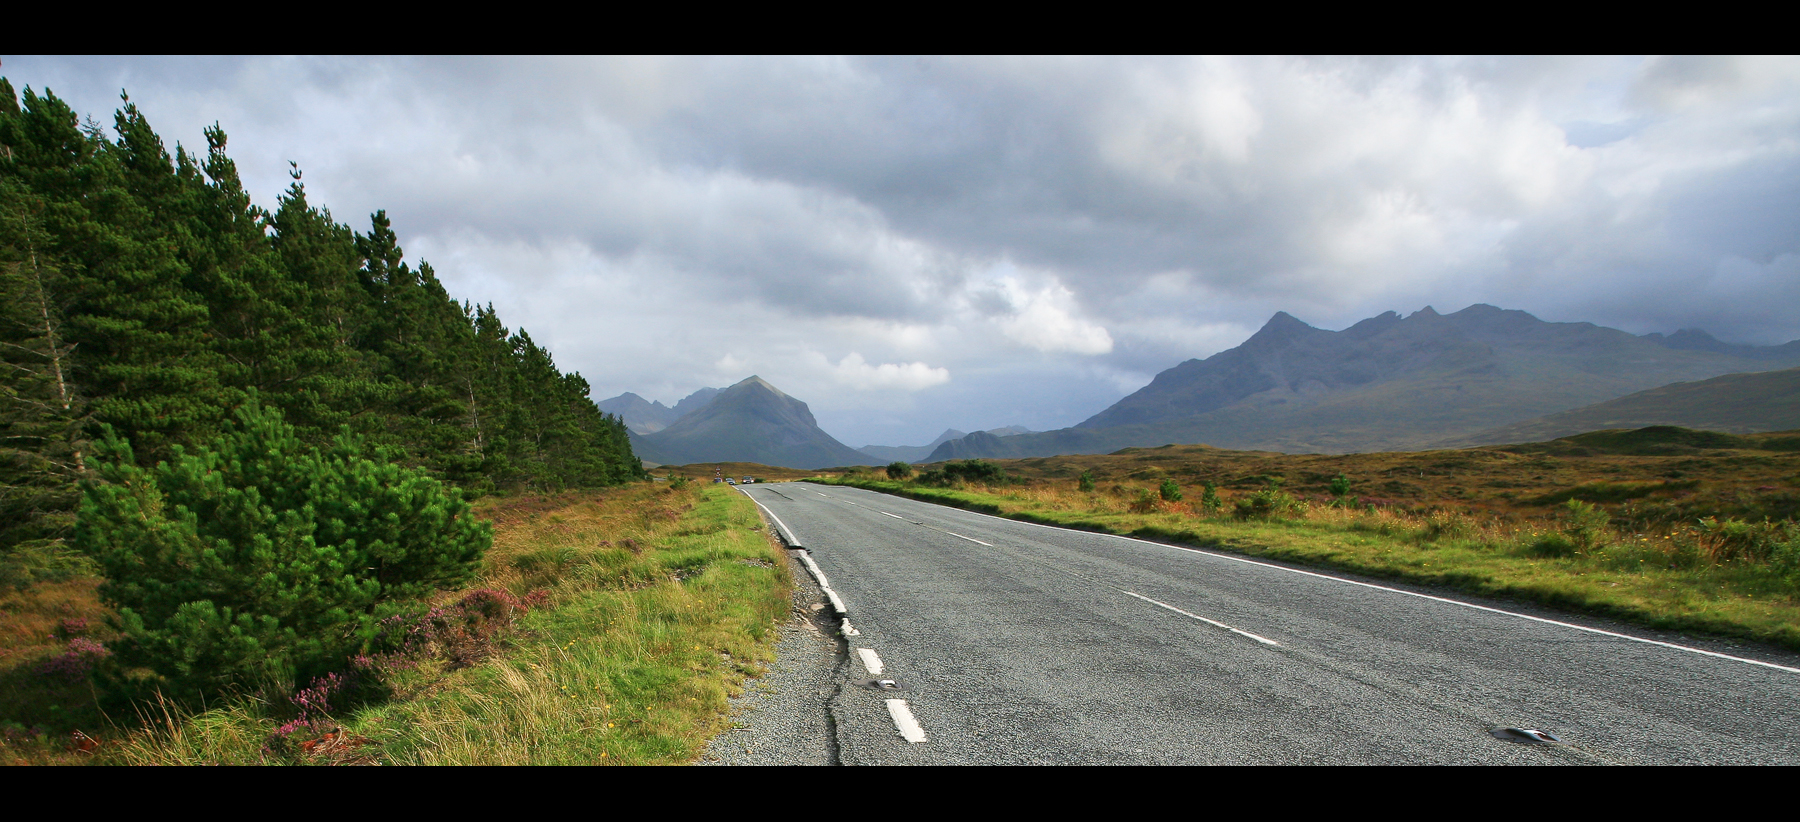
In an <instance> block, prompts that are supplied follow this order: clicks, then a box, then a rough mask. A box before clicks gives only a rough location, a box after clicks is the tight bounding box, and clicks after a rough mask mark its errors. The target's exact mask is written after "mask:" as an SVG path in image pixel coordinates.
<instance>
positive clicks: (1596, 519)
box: [1562, 499, 1612, 551]
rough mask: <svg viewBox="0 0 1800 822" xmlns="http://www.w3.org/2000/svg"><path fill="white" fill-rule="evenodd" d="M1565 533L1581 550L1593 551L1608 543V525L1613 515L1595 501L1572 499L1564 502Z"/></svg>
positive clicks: (1563, 530)
mask: <svg viewBox="0 0 1800 822" xmlns="http://www.w3.org/2000/svg"><path fill="white" fill-rule="evenodd" d="M1562 508H1563V529H1562V532H1563V535H1564V536H1567V537H1568V538H1569V541H1570V542H1572V543H1573V544H1574V545H1575V548H1576V549H1577V550H1580V551H1592V550H1594V549H1595V548H1599V547H1601V546H1603V545H1605V544H1606V543H1607V533H1606V526H1607V525H1608V524H1609V523H1611V522H1612V517H1610V516H1608V515H1607V513H1606V512H1605V511H1602V510H1600V509H1599V508H1598V507H1596V506H1595V505H1594V504H1593V503H1590V502H1582V501H1581V500H1578V499H1572V500H1569V501H1568V502H1565V503H1563V506H1562Z"/></svg>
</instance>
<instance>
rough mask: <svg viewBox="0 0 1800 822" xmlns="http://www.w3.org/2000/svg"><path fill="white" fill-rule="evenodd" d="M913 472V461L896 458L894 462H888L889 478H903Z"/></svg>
mask: <svg viewBox="0 0 1800 822" xmlns="http://www.w3.org/2000/svg"><path fill="white" fill-rule="evenodd" d="M912 473H913V467H912V464H911V463H908V462H901V461H899V460H895V461H894V462H890V463H888V467H887V475H888V479H891V480H903V479H906V478H907V477H910V476H912Z"/></svg>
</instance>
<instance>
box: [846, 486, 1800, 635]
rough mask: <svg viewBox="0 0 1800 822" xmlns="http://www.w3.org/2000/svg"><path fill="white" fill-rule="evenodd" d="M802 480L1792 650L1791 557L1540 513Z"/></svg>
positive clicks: (1798, 614)
mask: <svg viewBox="0 0 1800 822" xmlns="http://www.w3.org/2000/svg"><path fill="white" fill-rule="evenodd" d="M812 481H814V482H823V483H828V484H836V485H849V486H854V487H858V488H865V489H868V490H871V491H880V492H883V493H889V494H895V495H898V496H903V497H907V498H910V499H915V500H920V501H923V502H931V503H936V504H940V505H948V506H952V507H957V508H964V509H968V510H971V511H979V512H982V513H986V514H993V515H996V516H1002V517H1007V518H1010V519H1017V520H1022V521H1025V522H1035V523H1040V524H1044V525H1056V526H1061V527H1065V528H1076V529H1081V530H1088V531H1098V532H1102V533H1111V534H1121V535H1129V536H1136V537H1142V538H1147V539H1154V540H1161V541H1168V542H1175V543H1181V544H1185V545H1192V546H1196V547H1204V548H1212V549H1218V550H1222V551H1229V552H1232V553H1237V554H1243V555H1246V556H1252V557H1261V558H1268V559H1278V560H1283V561H1287V562H1292V563H1296V564H1300V565H1309V566H1315V567H1321V568H1331V569H1336V570H1342V571H1350V572H1355V573H1358V574H1362V575H1366V576H1371V577H1377V578H1383V579H1391V580H1398V581H1404V582H1410V583H1417V584H1421V585H1429V586H1434V587H1441V588H1450V589H1454V590H1458V591H1464V592H1468V593H1471V594H1477V595H1481V596H1487V597H1499V598H1508V599H1515V600H1524V601H1529V602H1536V603H1542V604H1545V605H1550V606H1554V607H1557V608H1561V609H1565V610H1569V611H1575V612H1582V613H1590V614H1598V615H1602V616H1607V617H1612V618H1616V619H1620V620H1622V621H1628V622H1633V623H1637V624H1640V625H1645V626H1649V627H1652V628H1658V629H1662V630H1671V631H1690V632H1701V633H1709V634H1716V635H1721V636H1729V637H1737V638H1743V639H1750V640H1755V641H1760V642H1767V643H1771V644H1774V645H1778V646H1781V647H1784V648H1787V649H1790V650H1800V569H1793V568H1786V567H1782V566H1779V565H1775V564H1772V563H1768V562H1753V561H1748V560H1731V559H1726V560H1723V561H1707V560H1705V559H1704V558H1703V557H1702V556H1700V554H1699V553H1698V552H1696V551H1695V550H1693V546H1692V545H1686V544H1683V543H1681V542H1679V540H1678V539H1677V537H1676V536H1672V535H1670V534H1616V535H1613V536H1612V537H1611V538H1610V539H1602V540H1597V541H1595V542H1594V543H1593V544H1591V545H1588V546H1586V548H1585V550H1567V547H1568V541H1567V539H1566V537H1565V536H1564V535H1563V533H1561V532H1560V531H1557V530H1555V529H1554V528H1553V527H1549V526H1546V525H1545V524H1544V523H1529V522H1527V523H1513V522H1505V521H1500V520H1484V519H1481V518H1479V517H1470V516H1466V515H1459V514H1453V513H1442V512H1438V513H1428V514H1418V513H1408V512H1405V511H1398V510H1391V509H1379V510H1368V509H1365V508H1340V507H1329V506H1323V505H1312V506H1306V505H1304V504H1303V505H1301V506H1300V507H1299V508H1298V509H1297V510H1296V511H1295V512H1294V513H1293V514H1292V515H1291V516H1287V517H1279V518H1267V519H1261V518H1253V519H1249V520H1244V521H1240V520H1237V519H1234V518H1231V517H1228V516H1224V515H1213V514H1210V513H1209V512H1206V511H1205V510H1204V509H1199V508H1198V507H1197V506H1196V505H1195V504H1192V503H1171V502H1164V501H1155V502H1146V501H1145V500H1144V498H1143V495H1139V497H1138V498H1137V499H1136V500H1132V499H1131V498H1130V496H1129V495H1128V494H1124V493H1105V492H1089V493H1081V492H1077V491H1074V490H1069V489H1063V488H1057V487H1050V486H1046V485H1043V484H1027V485H1013V486H1007V485H1000V486H985V487H984V486H969V487H964V488H933V487H927V486H921V485H917V484H914V483H909V482H895V481H891V480H878V479H874V478H871V477H868V476H866V475H865V476H862V477H857V476H848V477H822V478H817V479H814V480H812ZM1133 508H1137V509H1139V510H1133ZM1229 508H1230V506H1229V505H1227V506H1226V509H1227V510H1229ZM1145 509H1147V510H1145ZM1546 546H1550V547H1551V548H1552V549H1561V550H1547V549H1546ZM1555 553H1561V554H1566V555H1562V556H1556V555H1551V554H1555Z"/></svg>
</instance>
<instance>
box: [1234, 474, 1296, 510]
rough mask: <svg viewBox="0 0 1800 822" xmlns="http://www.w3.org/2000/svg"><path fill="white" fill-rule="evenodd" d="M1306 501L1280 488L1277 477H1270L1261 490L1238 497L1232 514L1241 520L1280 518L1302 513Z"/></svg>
mask: <svg viewBox="0 0 1800 822" xmlns="http://www.w3.org/2000/svg"><path fill="white" fill-rule="evenodd" d="M1305 512H1306V503H1304V502H1301V501H1300V500H1297V499H1295V498H1294V496H1293V495H1292V494H1289V493H1288V492H1286V491H1283V490H1281V482H1280V480H1279V478H1270V480H1269V483H1268V485H1266V486H1264V487H1263V489H1262V490H1261V491H1257V492H1256V493H1254V494H1251V495H1250V496H1248V497H1246V498H1244V499H1240V500H1238V501H1237V504H1236V505H1235V506H1233V508H1232V512H1231V513H1232V516H1235V517H1237V518H1238V519H1241V520H1250V519H1280V518H1282V517H1291V516H1298V515H1300V514H1304V513H1305Z"/></svg>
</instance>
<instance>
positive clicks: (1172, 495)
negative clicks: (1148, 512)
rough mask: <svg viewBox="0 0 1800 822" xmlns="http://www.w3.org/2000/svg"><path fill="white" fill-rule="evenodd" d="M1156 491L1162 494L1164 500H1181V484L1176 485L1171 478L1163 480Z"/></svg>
mask: <svg viewBox="0 0 1800 822" xmlns="http://www.w3.org/2000/svg"><path fill="white" fill-rule="evenodd" d="M1156 492H1157V494H1159V495H1161V496H1162V498H1163V501H1164V502H1180V501H1181V486H1179V485H1176V484H1175V481H1174V480H1172V479H1165V480H1163V481H1162V485H1161V486H1159V487H1158V488H1157V489H1156Z"/></svg>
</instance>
